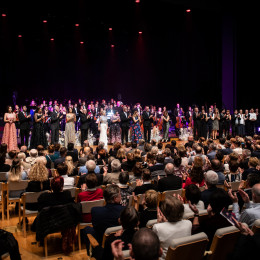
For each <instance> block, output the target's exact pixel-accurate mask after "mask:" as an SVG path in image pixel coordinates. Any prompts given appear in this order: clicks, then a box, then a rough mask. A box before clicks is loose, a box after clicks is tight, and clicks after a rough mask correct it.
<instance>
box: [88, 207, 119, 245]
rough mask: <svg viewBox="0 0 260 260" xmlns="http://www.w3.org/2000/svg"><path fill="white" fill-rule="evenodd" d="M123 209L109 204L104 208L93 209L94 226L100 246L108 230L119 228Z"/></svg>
mask: <svg viewBox="0 0 260 260" xmlns="http://www.w3.org/2000/svg"><path fill="white" fill-rule="evenodd" d="M123 209H124V207H123V206H121V205H120V204H107V205H106V206H104V207H94V208H92V210H91V216H92V224H93V228H94V230H95V234H96V238H97V241H98V242H99V244H101V243H102V239H103V234H104V232H105V230H106V229H107V228H109V227H115V226H119V223H118V218H119V217H120V213H121V211H122V210H123Z"/></svg>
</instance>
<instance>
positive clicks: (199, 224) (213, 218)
mask: <svg viewBox="0 0 260 260" xmlns="http://www.w3.org/2000/svg"><path fill="white" fill-rule="evenodd" d="M231 203H232V202H231V200H230V198H229V196H228V194H227V192H226V191H224V190H223V189H217V190H215V191H213V192H212V194H211V195H210V197H209V204H208V206H207V211H208V215H209V218H208V219H205V220H204V221H200V218H199V215H198V214H199V210H198V209H197V208H196V206H195V205H192V204H190V208H191V210H192V211H193V212H194V220H193V225H192V231H193V232H192V233H193V234H195V233H199V232H205V233H206V234H207V236H208V238H209V244H208V248H209V247H210V244H211V242H212V240H213V237H214V235H215V232H216V230H217V229H219V228H223V227H228V226H231V224H230V222H229V221H227V220H226V218H224V217H223V216H221V215H220V212H221V211H222V209H223V208H226V209H228V206H229V205H230V204H231Z"/></svg>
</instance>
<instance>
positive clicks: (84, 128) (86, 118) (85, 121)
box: [80, 109, 91, 146]
mask: <svg viewBox="0 0 260 260" xmlns="http://www.w3.org/2000/svg"><path fill="white" fill-rule="evenodd" d="M90 124H91V118H90V114H87V109H83V110H82V113H80V130H81V146H83V144H84V141H85V140H88V130H89V127H90Z"/></svg>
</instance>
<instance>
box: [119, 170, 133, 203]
mask: <svg viewBox="0 0 260 260" xmlns="http://www.w3.org/2000/svg"><path fill="white" fill-rule="evenodd" d="M128 181H129V174H128V172H120V174H119V183H118V184H117V185H118V187H119V188H120V192H121V202H120V204H121V205H122V206H127V205H128V202H129V196H130V195H132V193H133V188H131V187H130V186H129V185H128V184H127V183H128Z"/></svg>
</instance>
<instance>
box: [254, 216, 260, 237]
mask: <svg viewBox="0 0 260 260" xmlns="http://www.w3.org/2000/svg"><path fill="white" fill-rule="evenodd" d="M252 230H253V232H254V233H255V234H259V233H260V219H257V220H256V221H255V222H254V224H253V227H252Z"/></svg>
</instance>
